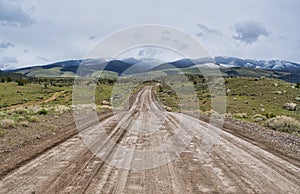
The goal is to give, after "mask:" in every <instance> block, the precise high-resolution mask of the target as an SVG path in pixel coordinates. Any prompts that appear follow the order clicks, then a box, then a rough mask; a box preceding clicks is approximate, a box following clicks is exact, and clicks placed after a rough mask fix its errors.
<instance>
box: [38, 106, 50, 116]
mask: <svg viewBox="0 0 300 194" xmlns="http://www.w3.org/2000/svg"><path fill="white" fill-rule="evenodd" d="M47 113H48V111H47V110H46V109H44V108H42V109H41V110H39V111H38V114H39V115H46V114H47Z"/></svg>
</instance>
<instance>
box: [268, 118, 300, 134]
mask: <svg viewBox="0 0 300 194" xmlns="http://www.w3.org/2000/svg"><path fill="white" fill-rule="evenodd" d="M267 125H268V126H269V127H270V128H271V129H274V130H276V131H282V132H287V133H296V134H299V133H300V122H299V121H297V120H296V119H294V118H292V117H287V116H277V117H275V118H272V119H269V120H268V121H267Z"/></svg>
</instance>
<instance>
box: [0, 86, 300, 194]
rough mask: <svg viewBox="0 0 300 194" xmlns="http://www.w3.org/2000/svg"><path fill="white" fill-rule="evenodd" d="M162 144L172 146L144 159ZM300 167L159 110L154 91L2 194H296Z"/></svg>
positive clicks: (24, 172) (53, 152) (11, 179)
mask: <svg viewBox="0 0 300 194" xmlns="http://www.w3.org/2000/svg"><path fill="white" fill-rule="evenodd" d="M207 127H209V129H210V130H211V131H210V133H209V134H211V136H207ZM178 133H180V136H179V137H177V138H174V139H172V137H174V134H178ZM209 137H212V139H211V140H213V141H208V139H210V138H209ZM216 137H217V138H216ZM170 139H172V140H171V141H170ZM189 139H190V140H191V141H190V142H189V143H188V145H187V147H186V148H185V149H184V150H180V148H181V147H185V146H183V145H184V143H185V142H186V140H189ZM205 142H208V144H206V143H205ZM210 142H212V144H210ZM160 145H171V146H169V147H166V149H165V150H159V151H160V152H157V153H156V152H154V153H156V154H143V153H148V152H143V151H145V150H151V149H152V150H153V149H155V148H157V147H159V146H160ZM206 146H208V147H209V148H210V149H208V150H207V152H203V150H205V147H206ZM210 146H211V147H210ZM126 148H127V149H126ZM124 150H125V151H128V150H135V151H133V152H131V151H128V152H125V151H124ZM137 150H140V151H141V152H138V151H137ZM179 151H182V152H180V153H179ZM166 152H167V154H166ZM177 154H178V156H177V157H174V160H171V161H169V159H170V158H173V156H175V155H177ZM98 156H100V157H98ZM168 161H169V162H168ZM158 164H163V165H158ZM116 166H122V168H117V167H116ZM299 166H300V162H299V161H298V162H294V163H291V162H289V161H288V160H285V159H284V158H283V157H279V156H277V155H274V154H273V153H271V152H270V151H268V149H262V148H260V147H259V146H257V145H254V144H253V143H251V142H249V141H245V140H244V139H242V138H239V137H237V136H235V135H232V134H231V133H229V132H226V131H224V130H221V129H218V128H216V127H213V126H211V125H209V124H207V123H205V122H203V121H199V120H198V119H196V118H193V117H191V116H188V115H185V114H180V113H172V112H165V111H163V110H161V108H160V107H159V106H158V105H157V103H156V102H155V100H154V98H153V95H152V89H151V87H150V86H149V87H145V88H144V89H143V90H141V91H140V92H139V93H138V94H137V97H136V100H135V101H134V102H133V104H132V106H131V108H130V109H129V110H128V111H126V112H119V113H117V114H115V115H114V116H110V117H107V118H105V119H103V120H102V121H101V122H100V123H97V124H94V125H90V126H88V127H86V128H85V129H84V130H82V131H81V132H80V134H79V135H75V136H72V137H71V138H69V139H68V140H66V141H64V142H62V143H61V144H58V145H57V146H54V147H53V148H51V149H48V150H47V151H45V152H44V153H43V154H41V155H39V156H38V157H36V158H35V159H33V160H31V161H30V162H28V163H26V164H25V165H23V166H21V167H20V168H18V169H16V170H14V171H13V172H11V173H9V174H8V175H6V176H5V177H4V178H3V179H2V180H1V183H0V193H298V192H299V190H300V168H299ZM152 167H155V168H152ZM134 169H139V170H134Z"/></svg>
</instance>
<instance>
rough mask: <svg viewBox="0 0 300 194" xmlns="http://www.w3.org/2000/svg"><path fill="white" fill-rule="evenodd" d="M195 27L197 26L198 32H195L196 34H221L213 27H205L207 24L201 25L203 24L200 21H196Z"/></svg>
mask: <svg viewBox="0 0 300 194" xmlns="http://www.w3.org/2000/svg"><path fill="white" fill-rule="evenodd" d="M197 27H198V28H199V30H200V31H199V32H197V34H196V35H197V36H200V37H201V36H205V35H207V34H214V35H218V36H221V35H222V33H221V32H219V31H218V30H215V29H212V28H209V27H207V26H205V25H203V24H200V23H198V24H197Z"/></svg>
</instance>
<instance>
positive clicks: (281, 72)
mask: <svg viewBox="0 0 300 194" xmlns="http://www.w3.org/2000/svg"><path fill="white" fill-rule="evenodd" d="M208 64H215V65H214V66H209V65H208ZM216 65H217V66H219V68H220V69H221V72H222V73H223V75H224V76H248V77H261V76H265V77H273V78H278V79H282V80H285V81H289V82H300V64H297V63H294V62H289V61H284V60H253V59H241V58H236V57H223V56H217V57H214V58H209V57H207V58H200V59H180V60H177V61H172V62H164V61H159V60H154V59H135V58H127V59H121V60H110V61H109V60H106V59H81V60H68V61H61V62H56V63H52V64H47V65H43V66H32V67H24V68H19V69H14V70H6V71H7V72H14V73H21V74H24V75H27V76H35V77H73V76H75V75H79V76H97V75H98V74H99V73H100V72H101V73H105V75H106V76H108V77H117V76H120V75H132V74H137V73H144V72H149V71H163V72H165V73H168V72H172V73H174V72H175V73H176V72H185V73H197V72H199V71H196V68H197V67H198V66H205V67H206V68H213V67H217V66H216Z"/></svg>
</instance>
